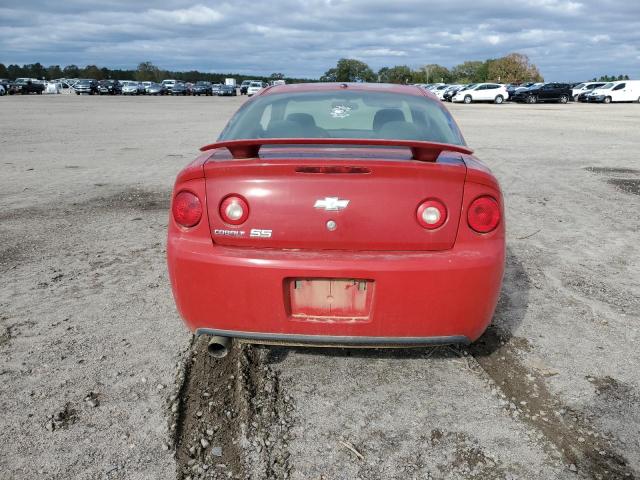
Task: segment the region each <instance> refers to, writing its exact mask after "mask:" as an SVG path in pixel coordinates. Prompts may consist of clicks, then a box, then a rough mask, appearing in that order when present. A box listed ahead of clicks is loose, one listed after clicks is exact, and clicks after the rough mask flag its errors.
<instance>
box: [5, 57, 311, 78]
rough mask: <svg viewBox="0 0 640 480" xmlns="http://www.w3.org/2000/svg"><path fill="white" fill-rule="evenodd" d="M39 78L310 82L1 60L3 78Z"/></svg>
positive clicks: (278, 75)
mask: <svg viewBox="0 0 640 480" xmlns="http://www.w3.org/2000/svg"><path fill="white" fill-rule="evenodd" d="M21 77H23V78H37V79H47V80H53V79H58V78H93V79H96V80H107V79H115V80H137V81H140V82H144V81H151V82H161V81H162V80H164V79H165V78H171V79H174V80H183V81H185V82H189V81H197V80H208V81H210V82H213V83H224V79H225V78H235V79H236V81H238V82H241V81H243V80H262V81H265V82H268V81H271V80H286V81H287V83H298V82H303V81H307V82H308V81H309V80H308V79H303V78H291V77H286V76H285V75H284V74H282V73H272V74H271V75H269V76H260V75H243V74H240V73H209V72H199V71H198V70H189V71H183V72H179V71H171V70H163V69H161V68H159V67H157V66H156V65H154V64H153V63H151V62H142V63H140V64H138V67H137V68H136V69H135V70H126V69H112V68H107V67H98V66H97V65H87V66H86V67H78V66H77V65H67V66H65V67H61V66H60V65H50V66H48V67H45V66H44V65H42V64H40V63H30V64H24V65H15V64H12V65H8V66H5V65H4V64H3V63H0V78H9V79H11V80H15V79H16V78H21Z"/></svg>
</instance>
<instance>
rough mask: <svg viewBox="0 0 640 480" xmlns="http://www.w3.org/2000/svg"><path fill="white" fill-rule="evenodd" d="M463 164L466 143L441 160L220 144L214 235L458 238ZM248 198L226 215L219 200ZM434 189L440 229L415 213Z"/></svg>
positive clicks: (290, 239) (385, 242)
mask: <svg viewBox="0 0 640 480" xmlns="http://www.w3.org/2000/svg"><path fill="white" fill-rule="evenodd" d="M465 174H466V167H465V164H464V162H463V160H462V158H461V155H460V153H456V152H443V153H441V154H440V155H439V156H438V159H437V161H434V162H423V161H416V160H414V159H412V156H411V155H408V152H407V150H406V149H397V148H396V149H392V148H382V149H380V148H282V147H280V148H269V149H263V151H262V152H261V157H260V158H249V159H236V160H234V159H231V158H230V157H229V154H228V152H226V151H224V150H218V151H216V152H215V153H214V155H213V156H212V157H211V158H210V160H209V161H208V162H207V164H205V176H206V188H207V209H208V215H209V223H210V226H211V233H212V238H213V240H214V242H215V243H217V244H221V245H229V246H244V247H258V248H280V249H316V250H324V249H327V250H389V251H398V250H415V251H419V250H445V249H449V248H451V247H452V246H453V244H454V242H455V237H456V233H457V228H458V221H459V217H460V207H461V202H462V193H463V187H464V178H465ZM230 195H235V196H239V197H241V198H243V199H244V200H245V201H246V202H247V204H248V205H249V216H248V218H247V220H246V221H245V222H244V223H243V224H241V225H231V224H229V223H226V222H225V221H224V219H223V217H222V215H221V213H220V205H221V203H222V202H223V201H224V200H225V198H227V197H228V196H230ZM427 199H437V200H439V201H441V202H442V203H444V205H445V206H446V208H447V220H446V222H445V223H444V225H442V226H441V227H439V228H437V229H435V230H427V229H425V228H424V227H422V226H421V225H420V224H419V223H418V221H417V210H418V206H419V205H420V204H421V203H422V202H423V201H425V200H427Z"/></svg>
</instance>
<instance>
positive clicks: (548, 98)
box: [509, 82, 572, 103]
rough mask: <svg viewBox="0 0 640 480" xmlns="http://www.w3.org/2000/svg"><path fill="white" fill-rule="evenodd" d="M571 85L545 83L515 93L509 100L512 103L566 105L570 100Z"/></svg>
mask: <svg viewBox="0 0 640 480" xmlns="http://www.w3.org/2000/svg"><path fill="white" fill-rule="evenodd" d="M571 93H572V92H571V85H570V84H568V83H555V82H551V83H545V84H543V85H539V86H537V87H531V88H527V89H526V90H521V91H519V92H517V93H516V94H515V95H514V96H513V97H512V98H510V99H509V100H511V101H513V102H524V103H539V102H559V103H567V102H568V101H569V99H570V98H571Z"/></svg>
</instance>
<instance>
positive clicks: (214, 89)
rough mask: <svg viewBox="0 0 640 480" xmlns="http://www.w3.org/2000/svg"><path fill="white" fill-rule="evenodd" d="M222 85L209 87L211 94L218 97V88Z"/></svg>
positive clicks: (217, 84) (215, 84) (216, 84)
mask: <svg viewBox="0 0 640 480" xmlns="http://www.w3.org/2000/svg"><path fill="white" fill-rule="evenodd" d="M221 86H222V85H221V84H220V83H214V84H212V85H211V93H212V94H213V95H218V93H220V87H221Z"/></svg>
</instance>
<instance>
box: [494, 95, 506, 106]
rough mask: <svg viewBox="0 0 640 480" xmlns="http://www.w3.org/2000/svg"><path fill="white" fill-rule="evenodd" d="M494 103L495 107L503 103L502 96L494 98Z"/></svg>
mask: <svg viewBox="0 0 640 480" xmlns="http://www.w3.org/2000/svg"><path fill="white" fill-rule="evenodd" d="M494 102H495V103H496V104H497V105H500V104H501V103H502V102H504V98H503V96H502V95H498V96H497V97H496V98H495V100H494Z"/></svg>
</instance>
